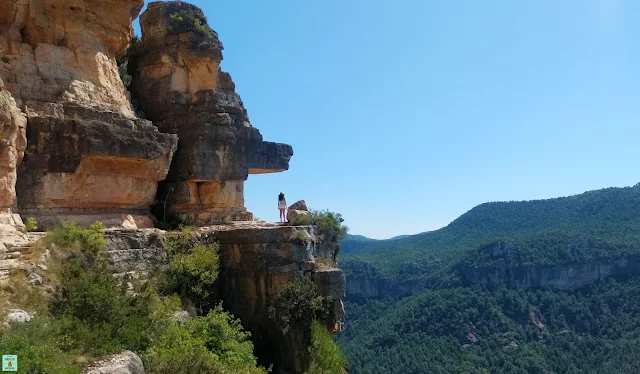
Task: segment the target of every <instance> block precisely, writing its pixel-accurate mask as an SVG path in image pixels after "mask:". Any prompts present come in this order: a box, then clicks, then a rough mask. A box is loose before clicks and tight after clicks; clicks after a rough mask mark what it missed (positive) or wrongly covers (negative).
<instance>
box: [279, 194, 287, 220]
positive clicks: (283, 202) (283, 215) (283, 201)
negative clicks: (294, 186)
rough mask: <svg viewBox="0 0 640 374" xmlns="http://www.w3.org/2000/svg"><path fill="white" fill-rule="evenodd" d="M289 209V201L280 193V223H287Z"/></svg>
mask: <svg viewBox="0 0 640 374" xmlns="http://www.w3.org/2000/svg"><path fill="white" fill-rule="evenodd" d="M286 209H287V200H286V199H285V198H284V194H283V193H282V192H280V195H278V210H279V211H280V222H287V215H286V213H285V210H286Z"/></svg>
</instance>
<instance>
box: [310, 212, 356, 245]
mask: <svg viewBox="0 0 640 374" xmlns="http://www.w3.org/2000/svg"><path fill="white" fill-rule="evenodd" d="M311 214H312V216H313V224H314V225H315V226H316V227H317V228H318V229H319V230H320V233H321V234H322V235H324V239H325V240H326V241H329V242H332V243H338V242H339V241H340V240H342V239H343V238H344V237H345V235H347V232H348V231H349V228H348V227H347V226H345V225H343V224H342V223H343V222H344V219H343V218H342V214H340V213H333V212H329V211H317V210H314V211H312V212H311Z"/></svg>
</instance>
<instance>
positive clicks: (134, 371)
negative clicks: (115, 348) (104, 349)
mask: <svg viewBox="0 0 640 374" xmlns="http://www.w3.org/2000/svg"><path fill="white" fill-rule="evenodd" d="M82 374H145V372H144V365H143V364H142V360H141V359H140V357H138V355H136V354H135V353H133V352H131V351H124V352H122V353H120V354H116V355H111V356H106V357H102V358H99V359H98V360H97V361H96V362H94V363H93V364H92V365H91V366H89V367H88V368H86V369H84V370H83V371H82Z"/></svg>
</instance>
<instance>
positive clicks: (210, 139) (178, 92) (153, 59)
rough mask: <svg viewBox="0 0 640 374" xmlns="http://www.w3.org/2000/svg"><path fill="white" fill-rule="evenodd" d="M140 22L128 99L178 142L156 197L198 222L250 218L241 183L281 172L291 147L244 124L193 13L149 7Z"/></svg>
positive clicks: (173, 5) (182, 6)
mask: <svg viewBox="0 0 640 374" xmlns="http://www.w3.org/2000/svg"><path fill="white" fill-rule="evenodd" d="M185 12H186V13H185ZM184 14H191V15H193V17H195V18H196V19H198V22H199V23H200V24H201V25H202V27H201V28H199V29H196V28H194V27H193V21H188V20H187V18H188V17H186V16H184V21H182V22H177V21H175V20H176V19H177V18H178V17H175V15H179V16H183V15H184ZM172 15H173V16H174V17H172ZM189 22H191V24H190V23H189ZM140 24H141V29H142V41H141V42H140V43H138V44H137V45H136V46H135V47H134V48H133V49H132V60H131V62H130V65H131V66H132V71H131V73H132V76H133V80H132V86H131V87H132V92H133V95H134V96H135V97H136V99H137V100H138V101H139V103H140V107H141V109H142V110H143V111H144V112H145V113H146V115H147V117H148V118H149V119H151V120H153V121H154V123H155V124H156V125H157V126H158V127H159V128H160V130H161V131H163V132H168V133H175V134H178V136H179V138H180V141H179V146H178V151H177V152H176V155H175V158H174V161H173V164H172V166H171V170H170V172H169V175H168V177H167V180H166V182H165V183H163V184H162V186H161V187H160V191H159V193H158V199H159V200H162V201H165V200H166V205H167V207H168V210H169V211H170V212H171V213H181V214H184V215H186V216H187V218H189V219H190V220H192V221H194V222H195V223H196V224H198V225H207V224H215V223H220V222H223V221H233V220H252V218H253V216H252V214H251V213H248V212H247V211H246V208H245V207H244V193H243V188H244V181H245V180H246V179H247V177H248V175H249V174H261V173H273V172H280V171H284V170H287V169H288V168H289V159H290V158H291V156H292V155H293V150H292V148H291V146H289V145H286V144H279V143H271V142H264V141H263V140H262V135H261V134H260V132H259V131H258V129H256V128H255V127H252V125H251V123H250V121H249V117H248V115H247V111H246V109H245V107H244V104H243V102H242V100H241V99H240V96H239V95H238V94H237V93H236V92H235V84H234V83H233V80H232V79H231V76H230V75H229V74H228V73H225V72H223V71H222V70H221V68H220V62H221V61H222V49H223V46H222V43H221V42H220V40H219V39H218V36H217V34H216V33H215V31H213V30H211V29H210V28H209V26H207V23H206V18H205V17H204V14H203V13H202V11H201V10H200V9H199V8H197V7H195V6H193V5H190V4H187V3H182V2H152V3H150V4H149V6H148V8H147V10H146V11H145V12H144V13H143V14H142V16H141V20H140Z"/></svg>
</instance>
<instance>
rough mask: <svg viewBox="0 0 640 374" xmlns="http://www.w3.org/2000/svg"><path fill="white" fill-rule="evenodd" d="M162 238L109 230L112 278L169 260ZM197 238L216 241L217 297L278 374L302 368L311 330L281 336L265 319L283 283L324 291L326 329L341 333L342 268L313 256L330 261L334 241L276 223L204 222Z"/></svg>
mask: <svg viewBox="0 0 640 374" xmlns="http://www.w3.org/2000/svg"><path fill="white" fill-rule="evenodd" d="M164 235H165V233H164V232H163V231H160V230H155V229H150V230H121V229H118V230H109V231H107V233H106V238H107V250H108V258H109V262H110V264H111V266H112V268H113V270H114V272H115V273H116V276H118V277H119V278H123V277H125V276H128V277H131V278H140V277H144V276H145V275H147V274H150V273H152V272H153V271H154V270H155V269H156V268H157V267H158V266H159V265H160V264H162V263H163V262H164V261H165V260H166V256H165V253H166V252H165V244H164V243H165V241H164V240H163V239H162V238H163V236H164ZM195 236H196V239H197V240H198V241H200V242H202V243H205V244H210V243H214V242H217V243H219V244H220V266H221V268H220V275H219V278H218V291H219V292H218V295H219V297H220V299H221V300H222V301H223V305H224V307H225V309H227V310H228V311H230V312H231V313H233V314H234V315H235V316H236V317H238V318H240V320H241V321H242V324H243V325H244V327H245V328H246V329H247V330H249V331H251V335H252V339H253V341H254V344H255V352H256V355H257V356H258V358H259V359H260V361H261V363H262V364H263V365H265V366H268V365H269V364H274V367H275V368H276V369H277V370H278V371H275V372H276V373H277V372H282V373H302V372H304V371H305V370H306V369H307V366H308V365H309V360H310V357H309V350H308V347H309V344H310V342H311V335H310V331H295V332H290V333H288V334H286V335H284V336H283V335H282V334H281V333H280V331H279V330H278V328H277V326H276V325H275V324H274V322H273V321H271V320H270V319H269V315H268V308H269V306H271V305H273V304H274V303H275V302H276V301H277V300H278V298H279V295H280V291H281V290H282V288H283V287H284V285H285V284H286V283H287V282H289V281H291V280H294V279H297V278H301V277H308V278H310V279H312V280H313V281H314V282H315V283H316V285H317V286H318V292H319V293H320V294H321V295H323V296H327V297H329V298H331V300H332V314H331V316H330V320H329V321H327V327H329V328H333V329H334V330H333V332H338V331H340V324H339V320H340V318H341V317H342V316H343V314H344V306H343V304H342V299H343V298H344V294H345V277H344V273H343V272H342V270H340V269H337V268H333V267H327V266H322V265H320V263H319V262H317V261H316V260H318V259H323V260H327V259H333V258H334V257H335V252H333V251H334V248H335V246H333V245H330V244H329V243H325V242H324V241H323V240H322V235H321V234H320V233H319V232H318V231H317V229H316V228H315V227H313V226H281V225H278V224H274V223H258V222H234V223H228V224H224V225H216V226H209V227H203V228H200V229H199V230H198V231H197V232H196V233H195ZM301 238H303V239H301Z"/></svg>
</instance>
